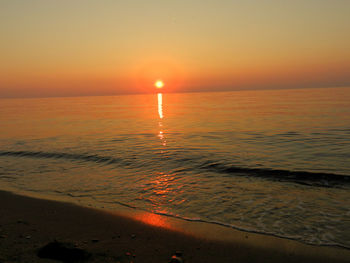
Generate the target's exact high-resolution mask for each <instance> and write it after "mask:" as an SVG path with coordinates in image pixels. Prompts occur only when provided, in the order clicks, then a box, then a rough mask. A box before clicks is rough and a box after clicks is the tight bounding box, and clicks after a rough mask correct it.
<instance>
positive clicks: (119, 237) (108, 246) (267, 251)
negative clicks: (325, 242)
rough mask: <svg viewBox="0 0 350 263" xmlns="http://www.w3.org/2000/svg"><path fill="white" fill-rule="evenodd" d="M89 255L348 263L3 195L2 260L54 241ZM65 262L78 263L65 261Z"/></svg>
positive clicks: (328, 254)
mask: <svg viewBox="0 0 350 263" xmlns="http://www.w3.org/2000/svg"><path fill="white" fill-rule="evenodd" d="M55 240H56V241H58V242H63V243H65V244H70V245H71V246H73V247H75V248H78V249H80V250H81V251H84V252H86V253H88V254H89V258H88V259H86V262H154V263H155V262H169V261H170V260H171V256H172V255H173V254H174V253H175V252H176V251H180V252H181V253H182V259H183V261H184V262H282V261H283V262H348V260H349V259H350V251H349V250H346V249H340V248H331V247H317V246H310V245H305V244H302V243H299V242H296V241H292V240H286V239H281V238H276V237H271V236H266V235H258V234H253V233H246V232H242V231H237V230H233V229H228V228H226V227H222V226H216V225H212V224H207V223H200V222H186V221H184V220H177V219H173V218H169V217H163V216H157V215H153V214H149V213H144V212H138V211H135V212H133V213H129V214H127V215H121V214H117V213H109V212H105V211H102V210H97V209H91V208H85V207H80V206H77V205H73V204H69V203H64V202H58V201H50V200H43V199H37V198H32V197H25V196H20V195H15V194H12V193H9V192H4V191H2V192H0V262H1V263H5V262H57V261H54V260H52V259H47V258H39V257H38V255H37V254H38V251H39V250H40V248H42V247H44V246H45V245H47V244H48V243H50V242H53V241H55ZM67 262H75V261H74V260H72V261H67Z"/></svg>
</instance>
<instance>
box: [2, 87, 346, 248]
mask: <svg viewBox="0 0 350 263" xmlns="http://www.w3.org/2000/svg"><path fill="white" fill-rule="evenodd" d="M0 188H1V189H4V190H8V189H10V190H11V191H14V192H27V193H38V194H41V195H45V196H48V197H50V196H51V197H55V198H57V199H60V198H62V199H65V200H66V199H67V198H69V199H70V200H72V201H73V202H78V203H80V204H82V205H86V206H93V207H99V208H104V209H112V210H113V209H116V208H117V207H120V205H125V206H129V207H132V208H135V209H141V210H146V211H150V212H152V213H157V214H165V215H169V216H174V217H179V218H184V219H186V220H200V221H206V222H212V223H218V224H222V225H225V226H227V227H233V228H237V229H241V230H245V231H253V232H258V233H266V234H271V235H275V236H280V237H285V238H291V239H296V240H299V241H302V242H305V243H309V244H315V245H336V246H342V247H347V248H350V191H349V190H350V88H327V89H325V88H324V89H295V90H264V91H262V90H261V91H234V92H216V93H184V94H166V93H164V94H160V93H159V94H148V95H127V96H101V97H75V98H37V99H1V100H0Z"/></svg>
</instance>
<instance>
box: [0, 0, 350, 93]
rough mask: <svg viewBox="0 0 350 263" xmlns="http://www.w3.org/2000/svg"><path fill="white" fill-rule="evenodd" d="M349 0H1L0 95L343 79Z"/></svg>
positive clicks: (349, 38) (321, 83)
mask: <svg viewBox="0 0 350 263" xmlns="http://www.w3.org/2000/svg"><path fill="white" fill-rule="evenodd" d="M349 14H350V1H348V0H328V1H326V0H295V1H284V0H279V1H277V0H275V1H273V0H245V1H234V0H231V1H228V0H227V1H226V0H221V1H219V0H210V1H206V0H200V1H199V0H191V1H189V0H138V1H135V0H125V1H118V0H95V1H92V0H75V1H68V0H61V1H47V0H22V1H18V0H0V61H1V63H0V97H46V96H86V95H112V94H124V93H127V94H129V93H131V94H133V93H150V92H155V88H154V82H155V81H156V80H158V79H161V80H163V81H164V83H165V86H164V88H163V90H164V92H187V91H222V90H242V89H243V90H244V89H275V88H306V87H342V86H350V48H349V47H350V16H349Z"/></svg>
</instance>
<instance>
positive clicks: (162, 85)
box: [154, 80, 164, 89]
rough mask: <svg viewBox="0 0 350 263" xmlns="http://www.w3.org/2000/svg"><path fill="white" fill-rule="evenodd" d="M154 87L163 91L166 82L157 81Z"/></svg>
mask: <svg viewBox="0 0 350 263" xmlns="http://www.w3.org/2000/svg"><path fill="white" fill-rule="evenodd" d="M154 86H156V88H157V89H161V88H163V87H164V82H163V81H161V80H157V81H156V82H155V83H154Z"/></svg>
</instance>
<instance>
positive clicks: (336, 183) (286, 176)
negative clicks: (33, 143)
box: [0, 151, 350, 187]
mask: <svg viewBox="0 0 350 263" xmlns="http://www.w3.org/2000/svg"><path fill="white" fill-rule="evenodd" d="M0 156H13V157H29V158H48V159H65V160H75V161H84V162H93V163H96V164H105V165H115V164H118V165H120V166H123V167H127V168H130V167H132V168H135V167H138V165H137V163H136V162H137V160H135V159H134V160H132V161H130V160H127V159H122V158H116V157H111V156H100V155H96V154H93V155H88V154H75V153H64V152H43V151H0ZM173 162H176V163H177V164H178V163H181V164H182V165H183V167H180V168H179V167H177V168H176V169H175V171H176V172H185V171H199V172H200V171H206V172H215V173H218V174H228V175H233V176H245V177H259V178H266V179H270V180H275V181H287V182H293V183H298V184H304V185H310V186H321V187H342V186H344V185H347V184H349V183H350V176H348V175H342V174H334V173H322V172H309V171H291V170H282V169H280V170H279V169H269V168H250V167H240V166H234V165H230V164H228V163H227V162H226V163H225V162H222V161H214V160H205V161H203V160H198V158H195V159H193V162H191V158H187V159H186V162H184V161H183V160H182V159H181V160H177V159H176V158H175V160H173ZM142 167H143V168H144V163H143V164H142Z"/></svg>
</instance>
